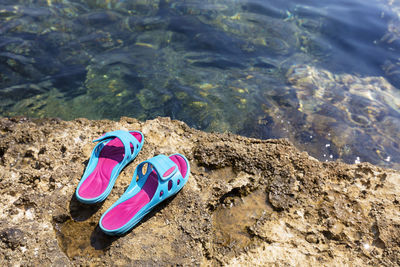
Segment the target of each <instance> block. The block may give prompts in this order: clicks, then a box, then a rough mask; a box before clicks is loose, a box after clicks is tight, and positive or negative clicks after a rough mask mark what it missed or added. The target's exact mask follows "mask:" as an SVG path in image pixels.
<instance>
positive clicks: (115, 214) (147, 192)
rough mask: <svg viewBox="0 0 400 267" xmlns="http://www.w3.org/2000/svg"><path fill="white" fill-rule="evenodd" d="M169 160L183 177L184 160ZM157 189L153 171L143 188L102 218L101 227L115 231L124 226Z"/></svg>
mask: <svg viewBox="0 0 400 267" xmlns="http://www.w3.org/2000/svg"><path fill="white" fill-rule="evenodd" d="M169 158H170V159H171V160H172V161H174V162H175V163H176V165H178V169H179V171H180V172H181V174H182V177H185V176H186V172H187V169H188V166H187V164H186V161H185V159H184V158H182V157H181V156H179V155H173V156H170V157H169ZM157 187H158V178H157V173H156V172H155V171H153V172H152V173H150V175H149V176H148V178H147V180H146V183H145V184H144V185H143V188H142V190H140V192H139V193H137V194H136V195H135V196H134V197H132V198H130V199H128V200H126V201H124V202H122V203H121V204H119V205H117V206H116V207H114V208H113V209H112V210H110V211H109V212H108V213H107V214H106V215H105V216H104V217H103V220H102V225H103V227H104V228H106V229H108V230H115V229H118V228H120V227H122V226H123V225H125V224H126V223H127V222H128V221H129V220H130V219H132V218H133V217H134V216H135V214H136V213H137V212H138V211H139V210H140V209H141V208H143V207H144V206H145V205H146V204H147V203H149V202H150V201H151V199H152V198H153V196H154V193H155V192H156V190H157Z"/></svg>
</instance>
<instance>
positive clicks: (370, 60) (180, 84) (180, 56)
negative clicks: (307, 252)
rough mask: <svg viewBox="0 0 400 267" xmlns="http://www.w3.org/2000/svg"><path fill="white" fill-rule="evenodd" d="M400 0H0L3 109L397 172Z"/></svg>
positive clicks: (399, 158) (0, 107)
mask: <svg viewBox="0 0 400 267" xmlns="http://www.w3.org/2000/svg"><path fill="white" fill-rule="evenodd" d="M399 50H400V1H388V0H369V1H361V0H339V1H316V0H313V1H311V0H300V1H298V0H296V1H294V0H289V1H272V0H248V1H247V0H229V1H228V0H202V1H200V0H190V1H174V0H170V1H167V0H158V1H157V0H155V1H149V0H137V1H121V0H119V1H118V0H88V1H81V0H75V1H73V0H41V1H39V0H37V1H33V0H31V1H28V0H24V1H22V0H21V1H10V0H0V116H17V115H25V116H30V117H40V118H42V117H60V118H62V119H66V120H70V119H74V118H77V117H86V118H89V119H113V120H117V119H119V118H120V117H121V116H130V117H135V118H138V119H141V120H146V119H152V118H155V117H157V116H169V117H171V118H172V119H178V120H182V121H185V122H186V123H187V124H189V125H190V126H192V127H195V128H198V129H201V130H205V131H219V132H233V133H237V134H241V135H245V136H250V137H256V138H263V139H266V138H288V139H289V140H290V141H292V142H293V143H294V144H295V145H296V146H297V147H298V148H300V149H302V150H306V151H308V152H309V153H310V154H311V155H313V156H315V157H316V158H318V159H320V160H323V161H331V160H337V159H340V160H342V161H344V162H348V163H355V162H364V161H367V162H371V163H373V164H377V165H380V166H385V167H392V168H396V169H400V147H399V143H400V54H399Z"/></svg>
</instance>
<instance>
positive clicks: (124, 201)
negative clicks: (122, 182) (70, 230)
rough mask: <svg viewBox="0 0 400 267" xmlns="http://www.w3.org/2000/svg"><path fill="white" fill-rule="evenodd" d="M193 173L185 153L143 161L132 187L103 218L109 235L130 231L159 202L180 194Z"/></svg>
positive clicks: (102, 226) (103, 226)
mask: <svg viewBox="0 0 400 267" xmlns="http://www.w3.org/2000/svg"><path fill="white" fill-rule="evenodd" d="M189 173H190V165H189V161H188V160H187V159H186V157H185V156H183V155H181V154H174V155H171V156H169V157H167V156H165V155H158V156H155V157H153V158H151V159H149V160H146V161H144V162H142V163H140V164H139V165H138V166H137V168H136V170H135V173H134V175H133V179H132V182H131V184H130V185H129V187H128V189H127V190H126V191H125V193H124V194H123V195H122V196H121V197H120V199H118V200H117V202H115V203H114V204H113V205H112V206H111V207H110V208H109V209H108V210H107V211H106V212H105V213H104V214H103V216H102V217H101V219H100V222H99V225H100V228H101V229H102V230H103V232H105V233H106V234H108V235H122V234H124V233H126V232H127V231H129V230H130V229H132V228H133V227H134V226H135V225H136V224H137V223H138V222H139V221H140V220H141V219H142V218H143V217H144V216H145V215H146V214H147V213H149V212H150V211H151V210H152V209H153V208H154V207H155V206H156V205H157V204H159V203H160V202H162V201H164V200H165V199H167V198H169V197H171V196H173V195H175V194H176V193H178V192H179V190H181V189H182V187H183V186H184V185H185V184H186V182H187V180H188V178H189Z"/></svg>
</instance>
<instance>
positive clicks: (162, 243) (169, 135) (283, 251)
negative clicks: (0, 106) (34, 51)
mask: <svg viewBox="0 0 400 267" xmlns="http://www.w3.org/2000/svg"><path fill="white" fill-rule="evenodd" d="M116 129H126V130H140V131H142V132H143V133H144V135H145V145H144V147H143V150H142V151H141V152H140V154H139V156H138V157H137V158H136V159H135V160H134V162H133V163H131V164H130V165H129V166H128V167H127V168H125V169H124V171H123V172H122V173H121V175H120V177H119V179H118V180H117V182H116V184H115V187H114V189H113V191H112V192H111V194H110V196H109V197H108V198H107V200H106V201H105V202H104V203H101V204H99V205H95V206H89V205H84V204H81V203H79V202H78V201H77V200H76V199H75V198H74V197H73V195H74V191H75V188H76V186H77V184H78V181H79V180H80V178H81V175H82V173H83V171H84V168H85V166H86V164H87V162H88V159H89V156H90V153H91V150H92V148H93V143H91V140H93V139H95V138H96V137H98V136H100V135H101V134H103V133H104V132H107V131H111V130H116ZM176 152H179V153H182V154H184V155H186V156H187V158H188V159H189V160H190V164H191V176H190V178H189V181H188V183H187V185H186V186H185V187H184V188H183V190H182V191H181V192H180V193H179V194H177V195H176V196H175V197H174V198H172V199H170V200H169V201H167V202H165V203H163V204H162V205H160V206H159V207H158V208H157V209H155V210H153V211H152V212H151V213H150V214H148V215H147V216H146V217H145V218H144V220H142V222H141V223H140V224H139V225H138V226H137V227H135V228H134V229H133V230H132V231H130V232H128V233H127V234H126V235H124V236H122V237H108V236H106V235H104V234H103V233H102V232H101V231H100V229H99V227H98V220H99V218H100V216H101V214H102V213H103V212H104V211H105V210H106V209H107V208H108V207H109V206H110V205H111V204H112V203H113V202H114V201H115V200H116V199H117V198H118V197H119V196H120V195H121V194H122V193H123V192H124V189H125V188H126V187H127V186H128V184H129V182H130V180H131V178H132V174H133V171H134V168H135V167H136V165H137V164H138V163H140V162H141V161H143V160H145V159H147V158H149V157H152V156H154V155H157V154H160V153H163V154H172V153H176ZM0 207H1V208H0V265H1V266H38V265H42V266H79V265H81V266H128V265H129V266H165V265H174V266H175V265H182V266H193V265H194V266H207V265H213V266H214V265H217V266H218V265H235V266H236V265H248V266H257V265H258V266H270V265H273V266H376V265H383V266H395V265H400V173H399V172H398V171H393V170H388V169H382V168H379V167H375V166H373V165H370V164H367V163H362V164H357V165H347V164H344V163H340V162H329V163H322V162H319V161H317V160H316V159H314V158H312V157H310V156H309V155H308V154H307V153H305V152H300V151H299V150H297V149H296V148H295V147H294V146H293V145H292V144H290V143H289V142H288V141H286V140H257V139H250V138H245V137H241V136H237V135H232V134H217V133H205V132H201V131H198V130H195V129H192V128H189V127H188V126H187V125H186V124H184V123H183V122H179V121H171V120H170V119H168V118H157V119H155V120H150V121H146V122H140V121H138V120H136V119H132V118H126V117H123V118H121V119H120V121H118V122H115V121H109V120H101V121H90V120H87V119H77V120H74V121H62V120H58V119H26V118H2V119H0Z"/></svg>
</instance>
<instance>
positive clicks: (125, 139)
mask: <svg viewBox="0 0 400 267" xmlns="http://www.w3.org/2000/svg"><path fill="white" fill-rule="evenodd" d="M114 138H118V139H119V140H121V142H122V144H123V145H124V148H125V156H124V160H125V159H127V158H128V157H131V156H132V155H133V154H135V153H132V152H131V146H130V145H131V144H132V145H133V151H134V152H135V151H137V148H138V147H139V146H140V143H139V141H138V140H137V139H136V138H135V137H134V136H133V135H131V134H130V133H129V132H127V131H124V130H117V131H112V132H108V133H106V134H104V135H103V136H101V137H100V138H97V139H95V140H93V142H100V141H105V140H108V139H114Z"/></svg>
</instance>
